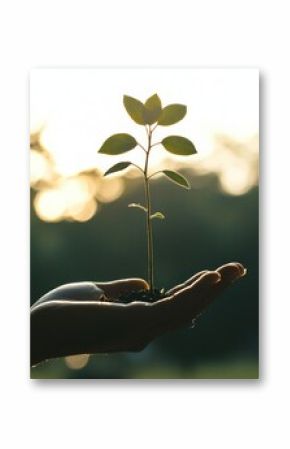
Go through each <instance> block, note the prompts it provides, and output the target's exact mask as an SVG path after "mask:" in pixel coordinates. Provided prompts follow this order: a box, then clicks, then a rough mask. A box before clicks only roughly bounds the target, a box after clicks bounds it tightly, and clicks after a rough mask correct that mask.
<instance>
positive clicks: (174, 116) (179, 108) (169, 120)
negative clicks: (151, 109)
mask: <svg viewBox="0 0 290 449" xmlns="http://www.w3.org/2000/svg"><path fill="white" fill-rule="evenodd" d="M186 109H187V108H186V106H184V105H183V104H170V105H168V106H166V107H165V108H164V109H162V113H161V115H160V117H159V119H158V125H162V126H169V125H174V123H177V122H179V121H180V120H182V119H183V117H184V116H185V114H186Z"/></svg>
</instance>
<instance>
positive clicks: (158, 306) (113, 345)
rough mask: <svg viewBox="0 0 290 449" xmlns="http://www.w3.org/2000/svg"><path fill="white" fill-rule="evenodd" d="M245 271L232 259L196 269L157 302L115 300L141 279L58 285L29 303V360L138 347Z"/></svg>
mask: <svg viewBox="0 0 290 449" xmlns="http://www.w3.org/2000/svg"><path fill="white" fill-rule="evenodd" d="M245 273H246V270H245V269H244V267H243V265H241V264H240V263H237V262H232V263H228V264H225V265H222V266H220V267H219V268H217V269H216V270H214V271H208V270H204V271H201V272H199V273H197V274H195V275H194V276H192V277H191V278H190V279H188V280H187V281H185V282H184V283H183V284H180V285H177V286H176V287H173V288H172V289H170V290H168V291H167V292H166V295H165V298H162V299H160V300H158V301H156V302H153V303H150V302H141V301H134V302H131V303H129V304H123V303H120V302H114V300H116V299H117V298H118V296H119V295H121V294H124V293H127V292H131V291H136V290H140V289H148V288H149V286H148V284H147V282H146V281H144V280H143V279H137V278H133V279H121V280H117V281H112V282H104V283H102V282H80V283H73V284H66V285H63V286H60V287H58V288H56V289H54V290H52V291H50V292H48V293H47V294H46V295H44V296H43V297H42V298H40V299H39V300H38V301H37V302H36V303H34V304H33V306H32V307H31V365H32V366H34V365H36V364H38V363H40V362H42V361H44V360H46V359H51V358H57V357H64V356H68V355H76V354H95V353H112V352H124V351H141V350H142V349H144V348H145V347H146V346H147V345H148V344H149V343H150V342H151V341H152V340H154V339H155V338H157V337H159V336H161V335H163V334H164V333H166V332H170V331H174V330H176V329H179V328H182V327H186V326H189V325H191V323H192V320H193V319H196V318H197V317H198V316H199V315H200V314H201V313H202V312H203V311H204V310H205V309H206V308H207V307H208V306H209V305H210V304H211V303H212V302H213V301H214V300H215V299H216V298H217V297H218V296H219V295H220V294H221V293H222V292H223V291H224V290H225V289H226V288H228V287H229V286H230V285H231V284H232V283H233V282H234V281H236V280H238V279H240V278H241V277H243V276H244V275H245Z"/></svg>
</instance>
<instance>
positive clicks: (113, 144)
mask: <svg viewBox="0 0 290 449" xmlns="http://www.w3.org/2000/svg"><path fill="white" fill-rule="evenodd" d="M136 145H137V142H136V140H135V139H134V137H133V136H130V134H114V135H113V136H111V137H109V138H108V139H107V140H106V141H105V142H104V143H103V145H102V146H101V148H100V150H99V153H102V154H110V155H115V154H122V153H126V151H130V150H132V149H133V148H135V146H136Z"/></svg>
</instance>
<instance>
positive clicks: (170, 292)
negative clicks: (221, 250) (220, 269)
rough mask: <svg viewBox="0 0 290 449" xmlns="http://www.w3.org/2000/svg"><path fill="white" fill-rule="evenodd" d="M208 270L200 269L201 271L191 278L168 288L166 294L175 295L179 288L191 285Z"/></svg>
mask: <svg viewBox="0 0 290 449" xmlns="http://www.w3.org/2000/svg"><path fill="white" fill-rule="evenodd" d="M208 272H209V271H208V270H203V271H200V272H199V273H196V274H195V275H193V276H192V277H191V278H189V279H187V280H186V281H185V282H183V283H182V284H179V285H176V286H175V287H173V288H171V289H170V290H168V291H167V292H166V296H170V295H173V294H174V293H176V292H178V291H179V290H181V289H183V288H184V287H187V286H189V285H191V284H192V283H193V282H194V281H196V280H197V279H199V278H200V277H201V276H202V275H203V274H205V273H208Z"/></svg>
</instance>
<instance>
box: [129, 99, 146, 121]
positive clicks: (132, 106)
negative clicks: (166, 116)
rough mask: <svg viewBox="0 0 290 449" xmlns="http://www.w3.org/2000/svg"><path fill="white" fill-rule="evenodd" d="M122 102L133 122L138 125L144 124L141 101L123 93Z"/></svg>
mask: <svg viewBox="0 0 290 449" xmlns="http://www.w3.org/2000/svg"><path fill="white" fill-rule="evenodd" d="M123 103H124V106H125V109H126V111H127V112H128V114H129V115H130V117H131V119H132V120H134V122H136V123H138V125H146V121H145V118H144V112H145V107H144V104H143V103H141V101H139V100H137V99H136V98H133V97H129V96H128V95H124V97H123Z"/></svg>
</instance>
